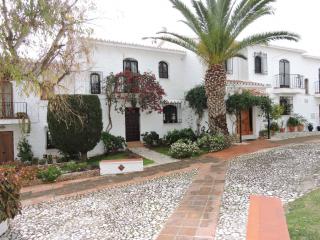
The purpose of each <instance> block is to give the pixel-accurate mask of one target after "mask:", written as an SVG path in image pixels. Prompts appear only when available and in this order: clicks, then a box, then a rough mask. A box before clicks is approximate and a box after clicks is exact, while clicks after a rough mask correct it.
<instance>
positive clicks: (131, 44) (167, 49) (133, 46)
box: [87, 38, 186, 55]
mask: <svg viewBox="0 0 320 240" xmlns="http://www.w3.org/2000/svg"><path fill="white" fill-rule="evenodd" d="M87 40H89V41H93V42H98V43H99V42H100V43H104V44H109V45H119V46H123V47H130V48H138V49H149V50H156V51H164V52H171V53H176V54H180V55H186V52H185V51H182V50H178V49H173V48H163V47H156V46H150V45H144V44H138V43H129V42H123V41H113V40H107V39H102V38H87Z"/></svg>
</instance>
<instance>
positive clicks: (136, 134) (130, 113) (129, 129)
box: [125, 108, 140, 142]
mask: <svg viewBox="0 0 320 240" xmlns="http://www.w3.org/2000/svg"><path fill="white" fill-rule="evenodd" d="M125 118H126V141H127V142H131V141H140V111H139V108H126V112H125Z"/></svg>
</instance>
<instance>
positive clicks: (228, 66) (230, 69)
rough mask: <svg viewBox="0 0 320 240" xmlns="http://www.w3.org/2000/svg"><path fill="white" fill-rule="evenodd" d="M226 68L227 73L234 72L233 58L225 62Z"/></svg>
mask: <svg viewBox="0 0 320 240" xmlns="http://www.w3.org/2000/svg"><path fill="white" fill-rule="evenodd" d="M224 70H225V71H226V73H227V74H233V60H232V58H231V59H228V60H226V61H225V62H224Z"/></svg>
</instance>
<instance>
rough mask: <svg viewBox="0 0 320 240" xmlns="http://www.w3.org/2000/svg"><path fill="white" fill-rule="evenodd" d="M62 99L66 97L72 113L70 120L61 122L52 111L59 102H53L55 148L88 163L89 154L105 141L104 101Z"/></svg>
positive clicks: (50, 114) (76, 97) (84, 97)
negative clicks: (101, 140) (102, 106)
mask: <svg viewBox="0 0 320 240" xmlns="http://www.w3.org/2000/svg"><path fill="white" fill-rule="evenodd" d="M61 97H65V99H66V103H67V104H69V108H70V109H71V111H70V112H68V113H67V114H66V117H67V118H66V119H61V118H60V117H59V114H56V112H55V111H54V108H52V106H53V105H54V104H55V101H52V102H51V101H49V106H48V114H47V118H48V127H49V131H50V134H51V138H52V141H53V144H54V145H55V146H56V147H57V148H58V149H59V150H60V151H62V152H63V153H67V154H69V155H74V154H79V153H80V154H81V159H82V160H86V159H87V152H88V151H90V150H92V149H93V148H94V147H95V146H96V145H97V143H98V142H99V141H100V138H101V132H102V127H103V124H102V110H101V105H100V100H99V98H98V96H96V95H68V96H61Z"/></svg>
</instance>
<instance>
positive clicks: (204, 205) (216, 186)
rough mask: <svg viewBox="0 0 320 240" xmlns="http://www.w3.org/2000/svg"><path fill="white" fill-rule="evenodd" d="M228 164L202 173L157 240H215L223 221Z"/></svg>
mask: <svg viewBox="0 0 320 240" xmlns="http://www.w3.org/2000/svg"><path fill="white" fill-rule="evenodd" d="M226 167H227V162H226V161H221V162H219V163H217V164H207V165H205V166H203V167H202V168H200V169H199V173H198V175H197V176H196V178H195V180H194V181H193V183H192V184H191V186H190V187H189V189H188V190H187V192H186V194H185V195H184V197H183V199H182V201H181V202H180V204H179V206H178V207H177V209H176V210H175V211H174V213H173V214H172V215H171V217H170V218H169V219H168V220H167V222H166V224H165V226H164V228H163V229H162V231H161V232H160V234H159V236H158V238H157V240H213V239H214V236H215V231H216V226H217V223H218V218H219V209H220V205H221V198H222V193H223V189H224V182H225V174H226Z"/></svg>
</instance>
